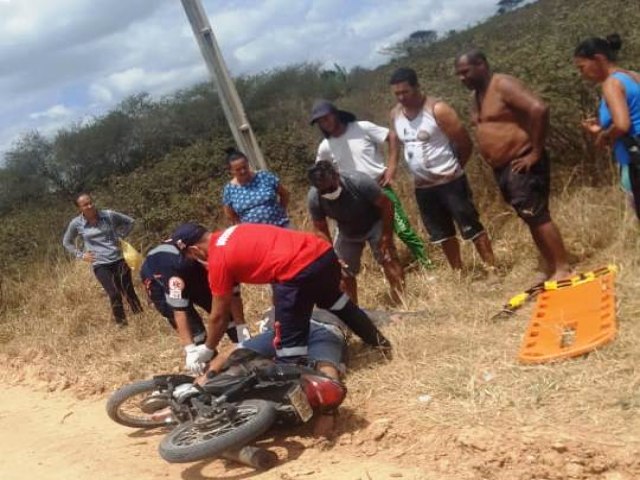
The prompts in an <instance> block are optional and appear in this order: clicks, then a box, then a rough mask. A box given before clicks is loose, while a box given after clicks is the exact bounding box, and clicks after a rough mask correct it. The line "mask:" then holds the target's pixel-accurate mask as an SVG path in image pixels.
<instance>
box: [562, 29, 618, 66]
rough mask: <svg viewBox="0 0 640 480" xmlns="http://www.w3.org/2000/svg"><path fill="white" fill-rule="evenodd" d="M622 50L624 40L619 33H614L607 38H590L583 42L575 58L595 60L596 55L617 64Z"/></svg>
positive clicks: (576, 51)
mask: <svg viewBox="0 0 640 480" xmlns="http://www.w3.org/2000/svg"><path fill="white" fill-rule="evenodd" d="M620 48H622V38H620V35H618V34H617V33H612V34H611V35H607V36H606V37H605V38H601V37H589V38H587V39H586V40H583V41H582V42H580V44H579V45H578V46H577V47H576V49H575V51H574V52H573V56H574V57H580V58H588V59H590V60H593V59H594V58H595V56H596V55H598V54H600V55H604V56H605V57H606V58H607V60H609V61H610V62H615V61H616V60H617V58H618V52H619V51H620Z"/></svg>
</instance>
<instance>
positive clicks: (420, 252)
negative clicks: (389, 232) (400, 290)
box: [382, 186, 433, 268]
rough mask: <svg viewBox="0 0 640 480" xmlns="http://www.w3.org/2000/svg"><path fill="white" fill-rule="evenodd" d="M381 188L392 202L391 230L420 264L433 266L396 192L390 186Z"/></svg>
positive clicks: (428, 266)
mask: <svg viewBox="0 0 640 480" xmlns="http://www.w3.org/2000/svg"><path fill="white" fill-rule="evenodd" d="M382 190H383V191H384V194H385V195H386V196H387V198H388V199H389V200H391V202H392V203H393V231H394V232H395V234H396V235H397V236H398V238H399V239H400V241H401V242H402V243H404V244H405V245H406V246H407V248H408V249H409V251H410V252H411V254H412V255H413V256H414V257H415V258H416V260H418V262H420V264H421V265H422V266H424V267H427V268H431V267H433V262H432V261H431V259H430V258H429V256H428V255H427V251H426V249H425V244H424V241H423V240H422V238H421V237H420V235H418V233H417V232H416V231H415V230H414V229H413V227H412V226H411V223H410V222H409V217H408V216H407V214H406V212H405V211H404V208H403V207H402V203H401V202H400V199H399V198H398V196H397V195H396V192H394V191H393V189H392V188H391V187H390V186H386V187H384V188H383V189H382Z"/></svg>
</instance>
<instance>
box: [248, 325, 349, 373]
mask: <svg viewBox="0 0 640 480" xmlns="http://www.w3.org/2000/svg"><path fill="white" fill-rule="evenodd" d="M274 336H275V332H273V330H269V331H267V332H264V333H260V334H258V335H256V336H255V337H252V338H250V339H249V340H245V341H244V342H241V343H240V344H239V345H238V347H242V348H248V349H249V350H253V351H254V352H257V353H259V354H260V355H262V356H263V357H269V358H273V357H275V355H276V349H275V348H274V346H273V337H274ZM308 348H309V360H310V363H311V364H312V365H315V364H317V363H318V362H325V363H330V364H331V365H333V366H334V367H335V368H336V369H337V370H338V371H339V372H344V370H345V367H344V360H345V353H346V348H347V342H346V340H345V338H344V335H343V334H342V333H341V332H340V330H339V329H338V328H337V327H334V326H333V325H327V326H325V325H324V324H320V323H317V322H314V321H313V320H312V321H311V325H310V329H309V344H308Z"/></svg>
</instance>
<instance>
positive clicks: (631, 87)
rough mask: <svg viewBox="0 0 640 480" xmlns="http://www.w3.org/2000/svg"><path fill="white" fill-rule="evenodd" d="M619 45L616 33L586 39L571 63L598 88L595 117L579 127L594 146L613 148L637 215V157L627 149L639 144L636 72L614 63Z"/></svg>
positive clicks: (639, 173) (639, 101) (639, 185)
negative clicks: (585, 132)
mask: <svg viewBox="0 0 640 480" xmlns="http://www.w3.org/2000/svg"><path fill="white" fill-rule="evenodd" d="M621 46H622V40H621V39H620V36H619V35H618V34H613V35H609V36H607V37H606V39H605V38H599V37H591V38H588V39H586V40H584V41H583V42H581V43H580V44H579V45H578V46H577V47H576V50H575V52H574V63H575V66H576V67H577V69H578V70H579V71H580V74H581V75H582V77H583V78H584V79H585V80H588V81H590V82H593V83H595V84H596V85H598V86H599V87H600V88H601V89H602V99H601V101H600V105H599V107H598V118H597V119H596V118H589V119H586V120H584V121H583V122H582V127H583V128H584V129H585V130H586V131H587V132H588V133H589V134H591V135H592V136H593V137H594V139H595V144H596V146H597V147H600V148H604V147H605V146H612V147H613V154H614V157H615V159H616V161H617V162H618V164H619V165H620V176H621V181H622V188H623V189H624V190H625V191H626V192H628V193H629V194H630V195H632V196H633V201H634V207H635V210H636V215H637V216H638V218H640V158H638V153H635V154H632V153H631V152H630V149H632V148H633V145H634V144H635V145H636V152H637V151H638V150H637V147H640V83H639V82H640V75H638V74H637V73H636V72H631V71H629V70H624V69H622V68H620V67H618V66H617V65H616V58H617V54H618V51H619V50H620V47H621ZM634 155H635V161H633V158H634Z"/></svg>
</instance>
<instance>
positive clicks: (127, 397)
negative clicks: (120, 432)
mask: <svg viewBox="0 0 640 480" xmlns="http://www.w3.org/2000/svg"><path fill="white" fill-rule="evenodd" d="M156 391H157V386H156V384H155V382H154V381H153V380H141V381H139V382H134V383H130V384H129V385H125V386H124V387H122V388H119V389H118V390H116V391H115V392H113V394H111V396H110V397H109V400H107V415H109V418H111V420H113V421H114V422H116V423H119V424H120V425H124V426H125V427H131V428H158V427H164V426H166V425H167V424H168V423H172V422H167V420H166V419H163V418H153V413H154V412H151V413H148V412H145V411H144V410H143V402H148V401H149V397H150V396H151V395H152V394H153V393H154V392H156ZM161 402H162V398H159V399H158V408H157V409H158V410H159V409H161V408H163V406H162V405H161ZM168 405H169V402H168V401H167V402H166V406H168Z"/></svg>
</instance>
